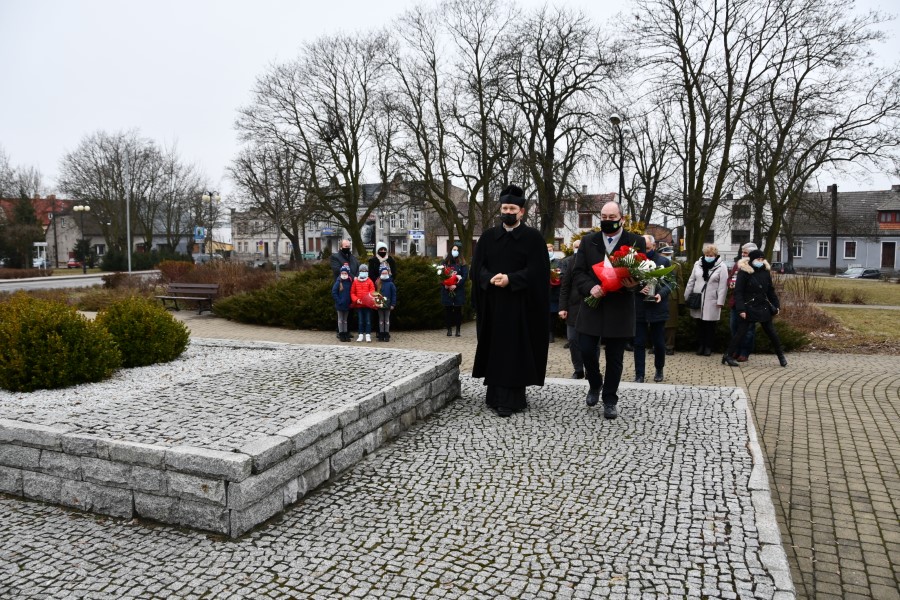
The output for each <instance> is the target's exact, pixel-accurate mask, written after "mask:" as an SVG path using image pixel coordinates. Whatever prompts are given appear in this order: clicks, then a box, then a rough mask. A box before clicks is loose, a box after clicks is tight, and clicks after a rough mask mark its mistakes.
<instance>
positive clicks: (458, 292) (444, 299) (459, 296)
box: [441, 258, 469, 306]
mask: <svg viewBox="0 0 900 600" xmlns="http://www.w3.org/2000/svg"><path fill="white" fill-rule="evenodd" d="M442 264H443V265H444V266H445V267H446V266H449V267H450V268H451V269H455V270H456V274H457V275H459V283H457V284H456V289H455V290H454V292H455V294H454V295H453V296H451V295H450V291H449V290H448V289H447V288H446V287H445V286H444V285H443V284H441V304H443V305H444V306H465V304H466V281H468V279H469V267H468V266H466V265H461V264H459V263H458V262H457V261H454V259H453V258H449V259H445V260H444V262H443V263H442ZM444 279H447V278H446V277H444V276H443V275H442V276H441V281H444Z"/></svg>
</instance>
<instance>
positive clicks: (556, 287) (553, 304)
mask: <svg viewBox="0 0 900 600" xmlns="http://www.w3.org/2000/svg"><path fill="white" fill-rule="evenodd" d="M547 257H548V258H549V259H550V270H551V271H553V269H559V268H560V267H559V259H558V258H556V252H555V251H554V250H553V244H547ZM560 274H561V271H560ZM561 287H562V278H561V277H556V278H555V279H554V277H553V275H552V273H551V275H550V320H549V323H548V325H549V326H550V343H551V344H552V343H554V342H556V332H555V331H554V329H556V315H557V313H559V292H560V288H561Z"/></svg>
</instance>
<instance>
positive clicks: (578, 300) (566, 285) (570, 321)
mask: <svg viewBox="0 0 900 600" xmlns="http://www.w3.org/2000/svg"><path fill="white" fill-rule="evenodd" d="M580 246H581V240H575V241H574V242H572V254H571V256H567V257H566V258H564V259H563V260H562V262H561V263H560V267H559V268H560V271H561V272H562V285H560V290H559V318H560V319H562V320H563V321H565V322H566V339H567V340H568V341H569V357H570V359H571V360H572V368H573V369H574V371H573V372H572V379H584V361H583V360H581V349H579V348H578V331H577V330H576V329H575V322H576V321H577V320H578V311H580V310H581V309H582V304H584V300H583V298H582V297H581V296H580V295H579V294H578V292H577V291H575V288H574V287H573V286H572V269H573V268H574V267H575V258H576V257H577V256H578V248H579V247H580Z"/></svg>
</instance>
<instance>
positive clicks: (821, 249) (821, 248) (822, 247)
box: [816, 240, 828, 258]
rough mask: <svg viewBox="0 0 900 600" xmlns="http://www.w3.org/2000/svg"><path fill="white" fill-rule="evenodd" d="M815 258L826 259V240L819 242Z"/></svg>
mask: <svg viewBox="0 0 900 600" xmlns="http://www.w3.org/2000/svg"><path fill="white" fill-rule="evenodd" d="M816 258H828V240H819V245H818V248H817V250H816Z"/></svg>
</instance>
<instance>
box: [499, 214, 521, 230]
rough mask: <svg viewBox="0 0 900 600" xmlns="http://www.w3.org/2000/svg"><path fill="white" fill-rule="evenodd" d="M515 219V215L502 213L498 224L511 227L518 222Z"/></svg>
mask: <svg viewBox="0 0 900 600" xmlns="http://www.w3.org/2000/svg"><path fill="white" fill-rule="evenodd" d="M516 217H517V215H516V213H503V214H501V215H500V222H501V223H503V224H504V225H506V226H507V227H512V226H513V225H515V224H516V222H517V221H518V219H517V218H516Z"/></svg>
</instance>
